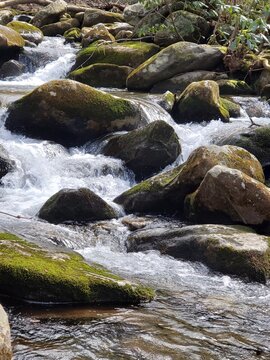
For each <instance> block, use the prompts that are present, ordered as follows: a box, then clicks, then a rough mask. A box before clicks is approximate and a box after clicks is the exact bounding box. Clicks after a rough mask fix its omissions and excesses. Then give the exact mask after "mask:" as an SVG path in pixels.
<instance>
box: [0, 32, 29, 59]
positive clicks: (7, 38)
mask: <svg viewBox="0 0 270 360" xmlns="http://www.w3.org/2000/svg"><path fill="white" fill-rule="evenodd" d="M24 45H25V42H24V39H23V38H22V36H21V35H20V34H18V33H17V31H15V30H13V29H10V28H8V27H6V26H2V25H0V50H1V51H6V50H14V51H16V50H20V49H22V48H23V47H24ZM0 57H2V54H1V56H0Z"/></svg>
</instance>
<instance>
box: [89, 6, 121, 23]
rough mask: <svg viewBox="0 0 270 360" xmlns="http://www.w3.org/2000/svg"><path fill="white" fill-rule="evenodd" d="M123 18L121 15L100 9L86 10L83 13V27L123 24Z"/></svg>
mask: <svg viewBox="0 0 270 360" xmlns="http://www.w3.org/2000/svg"><path fill="white" fill-rule="evenodd" d="M123 21H124V17H123V15H122V14H118V13H113V12H110V11H104V10H100V9H87V10H86V11H85V13H84V18H83V24H82V26H83V27H89V26H93V25H96V24H99V23H102V24H106V23H114V22H123Z"/></svg>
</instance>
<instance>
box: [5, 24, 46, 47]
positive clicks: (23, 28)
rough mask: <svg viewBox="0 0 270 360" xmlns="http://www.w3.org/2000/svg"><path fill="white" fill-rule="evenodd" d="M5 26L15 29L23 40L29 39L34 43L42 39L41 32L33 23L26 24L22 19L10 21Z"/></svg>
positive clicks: (38, 42)
mask: <svg viewBox="0 0 270 360" xmlns="http://www.w3.org/2000/svg"><path fill="white" fill-rule="evenodd" d="M7 27H9V28H10V29H13V30H15V31H17V32H18V33H19V34H20V35H21V36H22V37H23V38H24V40H27V41H30V42H32V43H34V44H37V45H38V44H40V43H41V41H42V40H43V33H42V31H41V30H39V29H38V28H37V27H35V26H34V25H31V24H28V23H27V22H23V21H11V22H10V23H8V24H7Z"/></svg>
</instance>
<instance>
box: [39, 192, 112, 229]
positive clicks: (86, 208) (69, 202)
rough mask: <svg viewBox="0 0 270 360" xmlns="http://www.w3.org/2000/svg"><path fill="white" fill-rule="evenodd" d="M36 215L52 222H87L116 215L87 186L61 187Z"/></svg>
mask: <svg viewBox="0 0 270 360" xmlns="http://www.w3.org/2000/svg"><path fill="white" fill-rule="evenodd" d="M38 216H39V218H40V219H43V220H46V221H48V222H50V223H52V224H59V223H63V222H65V221H73V222H88V221H92V220H106V219H113V218H116V217H117V214H116V212H115V210H114V209H113V208H112V207H111V206H110V205H109V204H107V203H106V202H105V201H104V200H103V199H102V198H101V197H99V196H98V195H96V194H95V193H94V192H93V191H91V190H89V189H87V188H80V189H77V190H74V189H62V190H60V191H58V192H57V193H56V194H54V195H53V196H52V197H50V198H49V199H48V200H47V201H46V202H45V204H44V205H43V206H42V208H41V209H40V211H39V213H38Z"/></svg>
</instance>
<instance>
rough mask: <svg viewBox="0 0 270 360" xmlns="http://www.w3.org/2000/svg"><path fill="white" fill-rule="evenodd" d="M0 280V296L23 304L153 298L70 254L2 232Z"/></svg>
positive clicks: (107, 302)
mask: <svg viewBox="0 0 270 360" xmlns="http://www.w3.org/2000/svg"><path fill="white" fill-rule="evenodd" d="M0 276H1V282H0V292H1V294H3V295H6V296H9V297H12V298H15V299H19V300H22V301H27V302H40V303H43V304H44V302H50V303H64V304H70V305H71V304H74V305H75V304H90V305H112V304H118V305H124V304H126V305H127V304H138V303H140V302H142V301H151V300H152V299H153V297H154V292H153V291H152V290H151V289H149V288H146V287H143V286H141V285H137V284H134V283H131V282H129V281H126V280H123V279H122V278H120V277H118V276H116V275H113V274H111V273H110V272H108V271H107V270H105V269H104V268H102V267H99V266H98V265H89V264H88V263H86V262H85V261H84V259H83V257H82V256H81V255H79V254H78V253H76V252H74V251H71V250H64V248H62V247H61V248H59V247H56V246H52V245H50V247H49V246H48V245H47V247H45V245H44V243H38V242H37V243H32V242H29V241H26V240H24V239H21V238H19V237H17V236H15V235H13V234H10V233H4V232H2V233H0ZM10 284H12V286H10Z"/></svg>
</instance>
